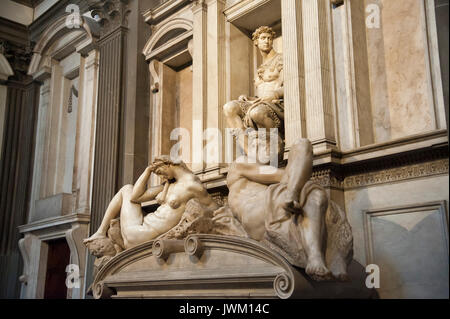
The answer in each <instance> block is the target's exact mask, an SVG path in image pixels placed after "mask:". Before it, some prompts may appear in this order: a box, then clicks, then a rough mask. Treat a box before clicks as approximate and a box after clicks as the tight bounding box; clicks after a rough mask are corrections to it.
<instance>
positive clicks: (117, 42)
mask: <svg viewBox="0 0 450 319" xmlns="http://www.w3.org/2000/svg"><path fill="white" fill-rule="evenodd" d="M98 2H99V4H98V5H97V6H95V5H93V6H91V7H90V9H91V10H93V14H97V15H99V17H100V19H101V22H100V24H101V25H102V26H103V27H102V28H101V29H100V40H99V41H98V42H97V43H98V50H99V54H100V60H99V75H98V79H99V81H98V100H97V114H96V123H95V126H96V130H95V146H94V149H95V151H94V172H93V182H92V206H91V223H90V234H93V233H94V232H95V231H96V230H97V229H98V226H99V225H100V223H101V221H102V219H103V215H104V213H105V211H106V208H107V206H108V204H109V202H110V200H111V199H112V198H113V196H114V194H115V193H116V192H117V191H118V189H119V188H120V187H121V186H122V185H121V181H122V175H123V127H124V119H123V117H124V94H125V93H124V92H125V76H124V68H125V66H124V64H125V61H126V59H125V58H126V57H125V54H124V53H125V46H126V43H127V42H126V39H127V32H128V28H127V27H126V25H127V15H128V13H129V11H128V6H127V3H128V1H120V0H114V1H111V2H110V3H109V4H110V5H109V6H108V7H104V6H103V5H102V3H101V2H100V1H98ZM92 272H93V258H92V256H91V255H90V257H89V260H88V266H87V273H86V287H88V286H89V285H90V283H91V281H92V279H93V278H92V275H93V273H92Z"/></svg>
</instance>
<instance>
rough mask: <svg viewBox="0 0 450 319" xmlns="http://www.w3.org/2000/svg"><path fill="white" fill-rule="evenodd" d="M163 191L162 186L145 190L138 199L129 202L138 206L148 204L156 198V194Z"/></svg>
mask: <svg viewBox="0 0 450 319" xmlns="http://www.w3.org/2000/svg"><path fill="white" fill-rule="evenodd" d="M163 189H164V185H158V186H154V187H150V188H149V189H147V190H146V191H145V192H144V194H142V195H141V196H140V197H138V198H136V199H132V200H131V202H133V203H137V204H140V203H143V202H148V201H150V200H154V199H155V198H156V196H158V194H159V193H161V192H162V191H163Z"/></svg>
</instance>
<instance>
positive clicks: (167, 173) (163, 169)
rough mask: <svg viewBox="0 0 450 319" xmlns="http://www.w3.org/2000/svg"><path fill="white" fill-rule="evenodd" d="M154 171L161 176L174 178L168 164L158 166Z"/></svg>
mask: <svg viewBox="0 0 450 319" xmlns="http://www.w3.org/2000/svg"><path fill="white" fill-rule="evenodd" d="M155 173H156V174H157V175H159V176H161V177H163V178H166V179H172V178H174V174H173V171H172V168H171V167H170V165H163V166H160V167H158V168H157V169H156V170H155Z"/></svg>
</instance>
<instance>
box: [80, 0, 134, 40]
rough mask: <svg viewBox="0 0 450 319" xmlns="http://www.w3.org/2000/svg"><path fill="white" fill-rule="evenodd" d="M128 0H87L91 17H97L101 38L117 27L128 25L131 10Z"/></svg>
mask: <svg viewBox="0 0 450 319" xmlns="http://www.w3.org/2000/svg"><path fill="white" fill-rule="evenodd" d="M128 2H129V1H128V0H109V1H105V0H89V1H88V3H89V10H92V12H91V14H92V17H93V18H96V19H98V21H99V24H100V25H101V28H100V37H101V38H103V37H105V36H107V35H108V34H110V33H111V32H112V31H114V30H115V29H117V28H119V27H125V28H126V27H128V15H129V14H130V12H131V10H130V9H129V7H128Z"/></svg>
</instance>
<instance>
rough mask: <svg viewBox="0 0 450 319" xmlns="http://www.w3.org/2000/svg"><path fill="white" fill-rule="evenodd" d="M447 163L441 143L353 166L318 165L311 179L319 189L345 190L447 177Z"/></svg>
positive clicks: (351, 164)
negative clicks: (439, 176)
mask: <svg viewBox="0 0 450 319" xmlns="http://www.w3.org/2000/svg"><path fill="white" fill-rule="evenodd" d="M448 162H449V160H448V145H447V144H445V145H439V146H435V147H430V148H425V149H419V150H414V151H410V152H406V153H401V154H394V155H390V156H385V157H382V158H376V159H372V160H368V161H362V162H357V163H350V164H345V165H339V164H333V163H332V164H326V165H319V166H316V167H314V172H313V176H312V179H313V180H314V181H315V182H317V183H318V184H320V185H321V186H323V187H331V188H336V189H345V190H346V189H352V188H358V187H366V186H371V185H378V184H385V183H393V182H398V181H404V180H409V179H416V178H421V177H428V176H436V175H442V174H448Z"/></svg>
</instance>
